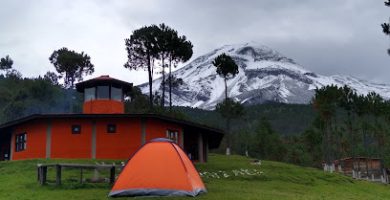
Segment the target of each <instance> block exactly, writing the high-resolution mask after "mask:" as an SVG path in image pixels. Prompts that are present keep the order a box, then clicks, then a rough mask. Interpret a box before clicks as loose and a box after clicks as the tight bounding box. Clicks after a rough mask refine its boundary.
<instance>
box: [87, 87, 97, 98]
mask: <svg viewBox="0 0 390 200" xmlns="http://www.w3.org/2000/svg"><path fill="white" fill-rule="evenodd" d="M95 92H96V88H94V87H91V88H85V90H84V101H90V100H94V99H95Z"/></svg>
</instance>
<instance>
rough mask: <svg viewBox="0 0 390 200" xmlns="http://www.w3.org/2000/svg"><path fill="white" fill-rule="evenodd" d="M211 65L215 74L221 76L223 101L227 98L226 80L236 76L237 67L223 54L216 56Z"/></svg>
mask: <svg viewBox="0 0 390 200" xmlns="http://www.w3.org/2000/svg"><path fill="white" fill-rule="evenodd" d="M213 65H214V66H215V67H216V68H217V74H218V75H220V76H222V78H223V79H224V81H225V100H226V99H227V98H228V92H227V79H229V78H232V77H234V76H236V75H237V74H238V66H237V64H236V63H235V62H234V60H233V59H232V58H231V57H230V56H228V55H226V54H225V53H223V54H221V55H219V56H217V57H216V58H215V59H214V61H213Z"/></svg>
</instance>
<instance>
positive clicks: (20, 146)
mask: <svg viewBox="0 0 390 200" xmlns="http://www.w3.org/2000/svg"><path fill="white" fill-rule="evenodd" d="M76 89H77V91H78V92H81V93H83V94H84V104H83V113H82V114H35V115H31V116H28V117H24V118H21V119H17V120H14V121H10V122H7V123H5V124H2V125H0V160H22V159H34V158H65V159H128V158H129V156H130V155H132V154H133V153H135V151H136V150H137V149H138V148H140V147H141V146H142V145H143V144H145V143H146V142H148V141H150V140H152V139H154V138H161V137H165V138H169V139H171V140H173V141H174V142H175V143H177V144H178V145H179V146H181V147H182V148H183V149H184V151H185V152H186V153H187V154H188V155H189V156H190V158H191V159H192V160H194V161H199V162H206V161H207V155H208V151H209V149H214V148H218V146H219V144H220V142H221V140H222V138H223V132H222V131H221V130H219V129H215V128H212V127H207V126H204V125H200V124H196V123H193V122H190V121H185V120H180V119H176V118H172V117H167V116H162V115H157V114H131V113H130V114H126V113H124V94H125V93H126V92H128V91H129V90H131V89H132V84H131V83H128V82H124V81H121V80H118V79H114V78H111V77H109V76H100V77H97V78H94V79H90V80H87V81H84V82H81V83H78V84H76ZM162 156H163V155H162Z"/></svg>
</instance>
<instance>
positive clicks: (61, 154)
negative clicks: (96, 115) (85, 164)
mask: <svg viewBox="0 0 390 200" xmlns="http://www.w3.org/2000/svg"><path fill="white" fill-rule="evenodd" d="M51 124H52V128H51V152H50V157H51V158H76V159H77V158H91V155H92V154H91V152H92V151H91V147H92V120H90V119H55V120H52V122H51ZM72 125H81V133H80V134H72Z"/></svg>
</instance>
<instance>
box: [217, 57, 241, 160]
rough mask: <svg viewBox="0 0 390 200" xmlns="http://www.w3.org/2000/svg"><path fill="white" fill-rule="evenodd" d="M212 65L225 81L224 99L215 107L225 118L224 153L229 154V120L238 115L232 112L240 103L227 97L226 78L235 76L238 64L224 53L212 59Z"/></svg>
mask: <svg viewBox="0 0 390 200" xmlns="http://www.w3.org/2000/svg"><path fill="white" fill-rule="evenodd" d="M213 65H214V66H215V67H216V68H217V74H218V75H220V76H222V77H223V79H224V82H225V100H224V101H223V102H222V103H220V104H218V105H217V107H216V109H217V111H219V112H220V113H221V114H222V116H224V117H225V119H226V134H227V135H226V139H227V148H226V155H230V148H231V141H230V140H231V136H230V120H231V119H232V117H234V116H239V115H236V114H235V113H234V112H235V111H234V110H233V109H235V107H239V106H241V105H240V104H239V103H235V102H234V101H233V100H231V99H229V98H228V92H227V79H228V78H232V77H234V76H236V75H237V74H238V72H239V71H238V66H237V64H236V63H235V62H234V60H233V59H232V58H231V57H230V56H228V55H226V54H224V53H223V54H221V55H219V56H217V57H216V58H215V59H214V61H213Z"/></svg>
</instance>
